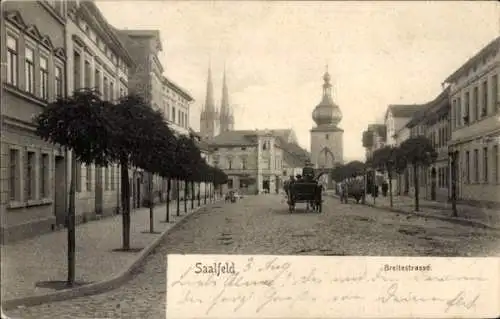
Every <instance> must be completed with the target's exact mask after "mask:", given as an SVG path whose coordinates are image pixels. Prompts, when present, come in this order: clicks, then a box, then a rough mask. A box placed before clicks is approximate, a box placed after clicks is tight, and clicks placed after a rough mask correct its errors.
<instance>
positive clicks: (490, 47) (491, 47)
mask: <svg viewBox="0 0 500 319" xmlns="http://www.w3.org/2000/svg"><path fill="white" fill-rule="evenodd" d="M499 49H500V36H499V37H497V38H495V39H493V40H492V41H491V42H490V43H488V44H487V45H486V46H485V47H483V48H482V49H481V50H480V51H479V52H478V53H476V54H475V55H474V56H473V57H471V58H470V59H469V60H467V62H465V63H464V64H463V65H462V66H461V67H460V68H458V69H457V70H456V71H455V72H453V73H452V74H451V75H450V76H448V78H446V80H445V82H447V83H450V82H453V81H455V80H456V79H457V78H458V77H460V76H461V75H462V74H464V73H465V72H468V70H469V69H470V68H471V67H472V66H473V65H474V64H477V63H478V62H479V60H480V59H483V58H485V57H487V56H488V55H490V54H496V52H498V50H499Z"/></svg>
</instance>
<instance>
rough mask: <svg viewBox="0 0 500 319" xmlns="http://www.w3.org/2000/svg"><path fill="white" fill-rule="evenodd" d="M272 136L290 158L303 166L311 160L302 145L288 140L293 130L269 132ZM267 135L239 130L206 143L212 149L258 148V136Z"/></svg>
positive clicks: (262, 131) (225, 133) (228, 132)
mask: <svg viewBox="0 0 500 319" xmlns="http://www.w3.org/2000/svg"><path fill="white" fill-rule="evenodd" d="M267 132H270V133H271V135H273V136H275V137H276V138H277V139H278V141H279V145H280V147H281V148H282V149H283V150H284V151H285V153H288V154H289V156H292V157H295V158H296V159H297V161H298V162H299V163H300V164H301V165H303V164H304V163H305V160H307V159H309V157H310V155H309V153H308V152H307V151H306V150H304V149H303V148H302V147H300V145H298V144H297V143H295V142H293V141H292V142H289V141H288V138H289V137H290V134H292V132H293V131H292V130H291V129H281V130H269V131H267ZM264 133H266V130H237V131H226V132H222V133H221V134H219V135H217V136H215V137H213V138H211V139H208V140H207V141H206V143H207V144H208V145H209V146H210V147H211V148H215V147H224V146H256V145H257V143H258V142H257V136H258V135H260V134H264Z"/></svg>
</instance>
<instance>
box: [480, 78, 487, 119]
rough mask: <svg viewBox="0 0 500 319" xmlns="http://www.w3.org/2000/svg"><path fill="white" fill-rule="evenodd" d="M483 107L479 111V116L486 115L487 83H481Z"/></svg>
mask: <svg viewBox="0 0 500 319" xmlns="http://www.w3.org/2000/svg"><path fill="white" fill-rule="evenodd" d="M482 104H483V106H482V110H481V115H482V116H486V115H488V81H484V82H483V103H482Z"/></svg>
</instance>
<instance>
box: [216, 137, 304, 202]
mask: <svg viewBox="0 0 500 319" xmlns="http://www.w3.org/2000/svg"><path fill="white" fill-rule="evenodd" d="M209 146H210V150H211V154H210V160H211V164H212V165H214V166H216V167H219V168H221V169H222V170H223V171H224V172H225V173H226V174H227V175H228V177H229V182H228V185H227V187H228V188H229V189H236V190H239V191H240V192H241V193H245V194H256V193H262V192H273V193H274V192H278V191H279V190H280V189H281V187H282V186H283V182H284V181H285V180H286V179H288V176H289V175H292V174H294V173H295V172H297V171H298V169H300V171H301V170H302V167H303V166H304V165H305V160H306V159H308V157H309V155H308V154H307V152H306V151H305V150H303V149H302V148H301V147H300V146H298V145H297V143H296V140H294V133H293V131H292V130H254V131H251V130H248V131H247V130H241V131H240V130H237V131H226V132H223V133H221V134H219V135H218V136H216V137H215V138H214V139H212V140H210V141H209Z"/></svg>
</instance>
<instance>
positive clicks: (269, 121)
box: [97, 1, 500, 160]
mask: <svg viewBox="0 0 500 319" xmlns="http://www.w3.org/2000/svg"><path fill="white" fill-rule="evenodd" d="M97 5H98V7H99V8H100V9H101V10H102V12H103V14H104V16H105V17H106V18H107V19H108V22H109V23H111V24H112V25H114V26H115V27H117V28H129V29H157V30H160V34H161V38H162V43H163V52H162V53H161V54H160V61H161V62H162V64H163V66H164V68H165V75H166V76H167V77H169V78H171V79H172V80H173V81H174V82H176V83H178V84H179V85H180V86H182V87H183V88H185V89H186V90H187V91H188V92H190V93H191V95H193V97H194V98H195V99H196V101H195V102H194V103H193V105H192V108H191V118H190V121H191V123H190V125H191V127H192V128H193V129H195V130H198V129H199V123H200V120H199V117H200V110H201V107H202V105H203V103H204V100H205V90H206V79H207V68H208V64H209V60H210V59H211V64H212V73H213V81H214V90H215V92H214V94H215V102H216V104H217V105H219V104H220V99H221V92H222V74H223V69H224V63H226V68H227V77H228V88H229V93H230V103H231V104H233V105H234V106H235V129H255V128H259V129H265V128H269V129H280V128H290V127H291V128H293V129H294V130H295V133H296V134H297V138H298V139H299V143H300V144H301V146H302V147H304V148H306V149H308V150H309V149H310V137H309V130H310V129H311V128H312V127H313V125H314V122H313V120H312V118H311V113H312V111H313V109H314V107H315V106H316V105H317V104H318V103H319V102H320V100H321V94H322V91H321V90H322V88H321V85H322V84H323V80H322V76H323V73H324V71H325V65H326V64H328V65H329V72H330V74H331V77H332V83H333V85H334V89H333V92H334V101H335V102H336V103H337V104H338V105H339V106H340V109H341V111H342V113H343V120H342V121H341V122H340V125H339V126H340V127H342V128H343V129H344V131H345V132H344V160H353V159H363V158H364V149H363V147H362V145H361V134H362V131H363V130H364V129H365V128H366V126H367V125H368V124H370V123H375V122H381V120H382V117H383V114H384V112H385V110H386V108H387V105H388V104H398V103H400V104H413V103H424V102H427V101H429V100H432V99H433V98H434V97H435V96H436V95H438V94H439V93H440V91H441V83H442V82H443V81H444V79H445V78H446V77H447V76H448V75H450V74H451V73H452V72H454V71H455V70H456V69H458V68H459V67H460V66H461V65H462V64H463V63H464V62H465V61H466V60H467V59H468V58H470V57H471V56H473V55H474V54H475V53H477V52H478V51H479V50H480V49H481V48H482V47H484V46H485V45H486V44H488V43H489V42H490V41H491V40H493V39H494V38H495V37H497V36H498V35H499V34H500V6H499V4H498V3H497V2H495V1H488V2H465V1H464V2H451V1H442V2H432V3H429V2H427V3H426V2H397V1H394V2H378V1H377V2H350V1H349V2H340V1H338V2H335V1H332V2H299V1H295V2H286V1H279V2H266V1H262V2H259V1H248V2H243V1H215V2H213V1H151V2H149V1H97Z"/></svg>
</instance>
